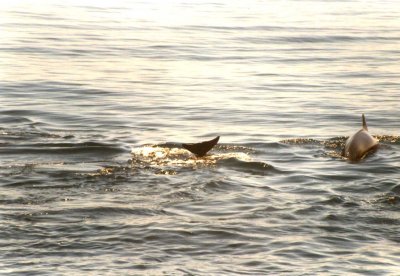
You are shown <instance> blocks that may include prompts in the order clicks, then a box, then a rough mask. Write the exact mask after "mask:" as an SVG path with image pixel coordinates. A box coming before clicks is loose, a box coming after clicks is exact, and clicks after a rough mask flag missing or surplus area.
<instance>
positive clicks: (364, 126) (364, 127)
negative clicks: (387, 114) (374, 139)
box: [362, 113, 368, 131]
mask: <svg viewBox="0 0 400 276" xmlns="http://www.w3.org/2000/svg"><path fill="white" fill-rule="evenodd" d="M362 124H363V129H364V130H366V131H368V127H367V122H366V121H365V116H364V113H363V115H362Z"/></svg>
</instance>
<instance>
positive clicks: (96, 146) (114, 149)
mask: <svg viewBox="0 0 400 276" xmlns="http://www.w3.org/2000/svg"><path fill="white" fill-rule="evenodd" d="M0 152H2V153H6V154H47V155H49V154H89V153H93V154H94V153H98V154H101V155H104V154H118V153H122V152H125V149H123V148H122V147H120V146H116V145H113V144H105V143H98V142H83V143H31V144H15V145H9V146H7V147H6V148H1V150H0Z"/></svg>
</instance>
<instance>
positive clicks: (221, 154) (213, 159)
mask: <svg viewBox="0 0 400 276" xmlns="http://www.w3.org/2000/svg"><path fill="white" fill-rule="evenodd" d="M231 150H235V151H233V152H231ZM251 151H254V150H253V149H251V148H247V147H242V146H230V145H222V146H221V145H218V146H217V147H215V148H214V149H213V152H214V153H213V154H209V155H207V156H205V157H202V158H197V157H196V156H194V155H193V154H192V153H190V152H189V151H187V150H186V149H182V148H177V147H176V144H163V145H156V146H149V145H148V146H143V147H139V148H134V149H132V151H131V153H132V159H131V160H130V162H131V163H132V165H133V166H136V167H142V168H148V167H151V168H153V169H158V170H160V169H162V172H164V173H163V174H176V173H177V170H178V169H179V168H199V167H210V166H215V165H219V164H220V165H222V166H227V167H230V168H234V167H236V168H237V169H239V168H242V169H243V168H247V170H248V171H249V172H250V171H251V170H255V171H257V170H258V171H259V172H260V171H264V170H265V169H268V170H269V169H270V168H271V167H272V166H270V165H268V164H266V163H263V162H254V161H252V158H251V156H250V155H249V152H251ZM166 169H169V170H166Z"/></svg>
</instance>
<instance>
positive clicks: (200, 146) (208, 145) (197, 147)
mask: <svg viewBox="0 0 400 276" xmlns="http://www.w3.org/2000/svg"><path fill="white" fill-rule="evenodd" d="M218 141H219V136H217V137H215V138H214V139H212V140H209V141H204V142H200V143H193V144H182V147H183V148H185V149H187V150H188V151H190V152H191V153H194V154H195V155H196V156H197V157H202V156H204V155H206V153H207V152H208V151H209V150H211V149H212V148H213V147H214V146H215V145H216V144H217V143H218Z"/></svg>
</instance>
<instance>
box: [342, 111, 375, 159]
mask: <svg viewBox="0 0 400 276" xmlns="http://www.w3.org/2000/svg"><path fill="white" fill-rule="evenodd" d="M378 143H379V141H378V140H377V139H375V138H374V137H372V136H371V134H369V133H368V127H367V123H366V121H365V116H364V114H362V129H360V130H359V131H357V132H356V133H354V134H353V135H352V136H350V137H349V138H348V139H347V141H346V144H345V146H344V149H343V151H342V156H343V157H346V158H348V159H349V160H350V161H358V160H360V159H362V158H363V157H365V155H366V154H367V153H369V152H371V151H373V150H376V149H377V147H378Z"/></svg>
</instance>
